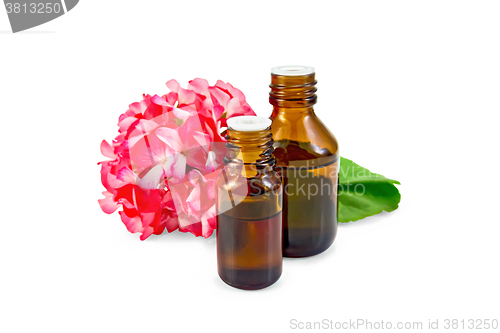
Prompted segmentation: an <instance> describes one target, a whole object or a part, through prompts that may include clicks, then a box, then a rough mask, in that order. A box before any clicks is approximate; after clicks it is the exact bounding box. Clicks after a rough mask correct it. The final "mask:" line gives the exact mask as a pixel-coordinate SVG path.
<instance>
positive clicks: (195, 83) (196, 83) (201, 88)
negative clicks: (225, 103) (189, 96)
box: [188, 78, 210, 97]
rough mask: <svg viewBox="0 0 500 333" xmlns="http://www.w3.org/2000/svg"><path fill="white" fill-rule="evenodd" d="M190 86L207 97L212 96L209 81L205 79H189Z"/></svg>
mask: <svg viewBox="0 0 500 333" xmlns="http://www.w3.org/2000/svg"><path fill="white" fill-rule="evenodd" d="M188 88H189V89H191V90H193V91H194V92H196V93H198V94H201V95H203V96H205V97H210V92H209V91H208V81H207V80H205V79H200V78H196V79H194V80H191V81H189V85H188Z"/></svg>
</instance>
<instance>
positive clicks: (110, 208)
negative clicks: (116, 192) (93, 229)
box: [97, 191, 119, 214]
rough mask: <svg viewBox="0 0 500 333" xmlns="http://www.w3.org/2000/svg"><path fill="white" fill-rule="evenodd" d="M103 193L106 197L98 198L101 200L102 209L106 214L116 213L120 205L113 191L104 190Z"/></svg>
mask: <svg viewBox="0 0 500 333" xmlns="http://www.w3.org/2000/svg"><path fill="white" fill-rule="evenodd" d="M102 194H104V199H99V200H97V201H98V202H99V205H100V206H101V209H102V211H103V212H105V213H106V214H112V213H114V212H115V211H116V210H117V209H118V207H119V205H118V203H117V202H116V201H115V200H114V199H113V193H109V192H108V191H104V192H102Z"/></svg>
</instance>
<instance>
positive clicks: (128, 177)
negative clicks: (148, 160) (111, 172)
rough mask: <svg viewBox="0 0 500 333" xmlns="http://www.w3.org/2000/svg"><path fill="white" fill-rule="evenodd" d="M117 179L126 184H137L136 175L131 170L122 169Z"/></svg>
mask: <svg viewBox="0 0 500 333" xmlns="http://www.w3.org/2000/svg"><path fill="white" fill-rule="evenodd" d="M116 178H117V179H118V180H120V181H122V182H123V183H125V184H135V179H136V176H135V173H134V172H133V171H132V170H130V169H129V168H126V167H124V168H121V169H120V171H118V173H117V174H116Z"/></svg>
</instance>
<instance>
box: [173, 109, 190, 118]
mask: <svg viewBox="0 0 500 333" xmlns="http://www.w3.org/2000/svg"><path fill="white" fill-rule="evenodd" d="M173 112H174V115H175V116H176V117H177V118H179V119H181V120H184V119H186V118H187V117H189V116H191V115H193V114H194V113H196V111H194V112H193V111H185V110H182V109H178V108H174V111H173Z"/></svg>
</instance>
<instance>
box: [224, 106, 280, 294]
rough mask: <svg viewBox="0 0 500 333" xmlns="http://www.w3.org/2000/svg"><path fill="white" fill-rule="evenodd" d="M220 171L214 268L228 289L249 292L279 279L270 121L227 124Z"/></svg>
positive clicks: (251, 119) (233, 120)
mask: <svg viewBox="0 0 500 333" xmlns="http://www.w3.org/2000/svg"><path fill="white" fill-rule="evenodd" d="M227 124H228V129H227V135H226V139H227V143H226V147H227V154H226V157H225V159H224V164H225V167H224V169H222V170H221V173H220V174H219V176H218V178H217V183H216V186H217V265H218V272H219V276H220V278H221V279H222V280H223V281H224V282H226V283H227V284H229V285H230V286H233V287H236V288H240V289H246V290H253V289H262V288H265V287H267V286H270V285H272V284H273V283H275V282H276V281H277V280H278V279H279V277H280V276H281V272H282V267H283V254H282V222H281V219H282V216H281V211H282V201H283V195H282V186H281V177H280V175H279V174H278V173H277V172H276V170H275V159H274V157H273V155H272V153H273V150H274V149H273V139H272V134H271V129H270V127H269V126H270V125H271V121H270V120H269V119H266V118H263V117H254V116H242V117H234V118H230V119H228V121H227Z"/></svg>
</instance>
